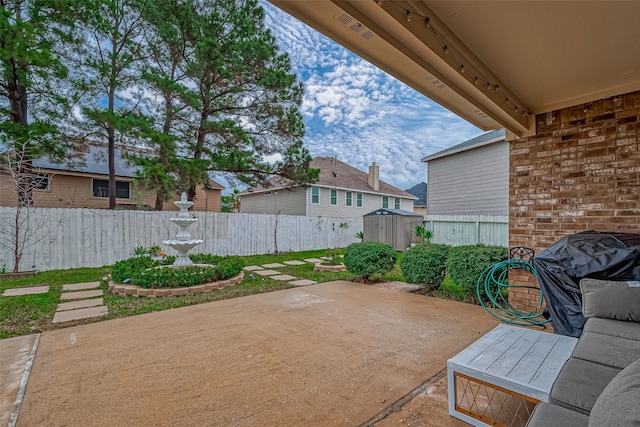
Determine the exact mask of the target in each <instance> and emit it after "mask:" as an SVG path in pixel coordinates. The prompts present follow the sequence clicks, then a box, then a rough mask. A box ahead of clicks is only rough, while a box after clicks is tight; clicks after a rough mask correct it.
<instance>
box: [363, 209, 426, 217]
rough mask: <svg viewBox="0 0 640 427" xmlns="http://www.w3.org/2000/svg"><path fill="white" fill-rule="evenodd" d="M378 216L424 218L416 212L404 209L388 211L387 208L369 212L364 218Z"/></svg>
mask: <svg viewBox="0 0 640 427" xmlns="http://www.w3.org/2000/svg"><path fill="white" fill-rule="evenodd" d="M376 215H400V216H422V215H420V214H417V213H415V212H409V211H405V210H404V209H387V208H380V209H376V210H375V211H373V212H369V213H368V214H365V215H364V216H376Z"/></svg>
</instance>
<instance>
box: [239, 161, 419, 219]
mask: <svg viewBox="0 0 640 427" xmlns="http://www.w3.org/2000/svg"><path fill="white" fill-rule="evenodd" d="M310 167H312V168H314V169H320V176H319V178H318V181H317V182H316V183H314V184H311V185H309V186H293V185H291V183H290V181H288V180H284V179H282V178H279V177H276V178H272V179H271V180H270V181H269V184H270V185H269V186H268V187H263V186H257V187H253V188H250V189H248V190H245V191H243V192H242V193H240V199H241V204H240V212H244V213H269V214H275V213H279V214H283V215H307V216H331V217H341V218H357V217H362V216H363V215H365V214H367V213H369V212H371V211H374V210H376V209H379V208H389V209H403V210H407V211H411V212H413V200H414V199H415V198H416V197H415V196H413V195H411V194H409V193H407V192H406V191H402V190H400V189H399V188H397V187H394V186H393V185H390V184H387V183H386V182H384V181H381V180H380V169H379V166H377V165H376V164H375V163H374V164H372V165H371V166H369V173H368V174H367V173H365V172H363V171H361V170H359V169H356V168H354V167H353V166H351V165H349V164H347V163H344V162H341V161H340V160H338V159H336V158H335V157H314V158H313V160H312V161H311V165H310Z"/></svg>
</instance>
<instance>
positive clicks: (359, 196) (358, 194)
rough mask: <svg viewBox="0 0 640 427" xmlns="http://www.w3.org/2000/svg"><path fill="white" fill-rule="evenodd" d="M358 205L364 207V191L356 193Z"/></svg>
mask: <svg viewBox="0 0 640 427" xmlns="http://www.w3.org/2000/svg"><path fill="white" fill-rule="evenodd" d="M356 207H358V208H361V207H362V193H356Z"/></svg>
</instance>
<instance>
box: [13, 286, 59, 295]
mask: <svg viewBox="0 0 640 427" xmlns="http://www.w3.org/2000/svg"><path fill="white" fill-rule="evenodd" d="M47 292H49V286H30V287H26V288H13V289H6V290H5V291H4V293H3V294H2V296H5V297H15V296H20V295H36V294H46V293H47Z"/></svg>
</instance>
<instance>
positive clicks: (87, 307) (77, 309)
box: [53, 282, 109, 323]
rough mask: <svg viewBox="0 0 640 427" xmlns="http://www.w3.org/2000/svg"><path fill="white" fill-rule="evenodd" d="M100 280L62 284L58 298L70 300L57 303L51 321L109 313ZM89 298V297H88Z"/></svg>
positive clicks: (66, 320)
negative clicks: (100, 287)
mask: <svg viewBox="0 0 640 427" xmlns="http://www.w3.org/2000/svg"><path fill="white" fill-rule="evenodd" d="M99 286H100V282H89V283H74V284H72V285H64V286H62V295H61V296H60V300H65V301H66V300H70V301H69V302H63V303H60V304H58V309H57V310H56V314H55V315H54V316H53V323H61V322H68V321H70V320H79V319H87V318H90V317H99V316H104V315H105V314H109V310H108V309H107V307H106V306H105V305H103V304H104V300H103V299H102V298H95V297H102V295H103V292H102V290H101V289H96V288H98V287H99ZM89 298H91V299H89Z"/></svg>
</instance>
